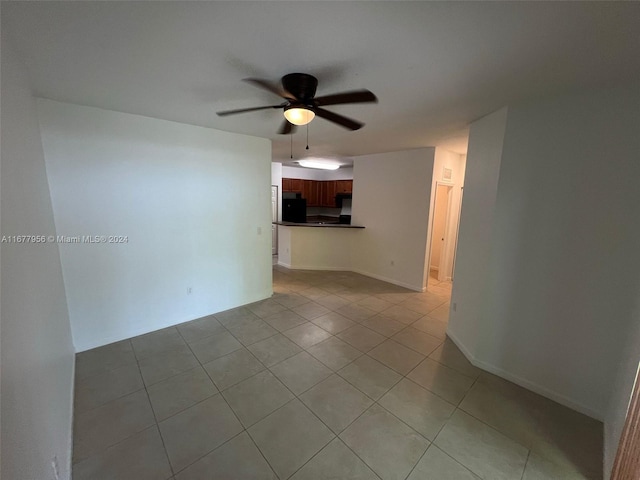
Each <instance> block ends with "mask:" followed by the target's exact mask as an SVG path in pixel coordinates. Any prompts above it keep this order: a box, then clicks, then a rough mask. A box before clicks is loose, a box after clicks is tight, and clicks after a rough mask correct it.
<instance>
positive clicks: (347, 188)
mask: <svg viewBox="0 0 640 480" xmlns="http://www.w3.org/2000/svg"><path fill="white" fill-rule="evenodd" d="M352 192H353V180H336V193H352Z"/></svg>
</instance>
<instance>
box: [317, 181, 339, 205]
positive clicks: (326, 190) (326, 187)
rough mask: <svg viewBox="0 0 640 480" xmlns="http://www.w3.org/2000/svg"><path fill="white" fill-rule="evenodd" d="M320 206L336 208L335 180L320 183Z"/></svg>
mask: <svg viewBox="0 0 640 480" xmlns="http://www.w3.org/2000/svg"><path fill="white" fill-rule="evenodd" d="M320 206H321V207H335V206H336V181H335V180H329V181H326V182H320Z"/></svg>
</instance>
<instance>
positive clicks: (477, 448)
mask: <svg viewBox="0 0 640 480" xmlns="http://www.w3.org/2000/svg"><path fill="white" fill-rule="evenodd" d="M434 443H435V445H436V446H437V447H438V448H440V449H441V450H443V451H444V452H445V453H447V454H448V455H450V456H451V457H453V458H454V459H455V460H457V461H458V462H459V463H461V464H462V465H464V466H465V467H467V468H468V469H470V470H471V471H472V472H474V473H475V474H476V475H478V476H480V477H481V478H490V479H492V480H493V479H495V480H519V479H520V478H521V477H522V473H523V472H524V466H525V463H526V461H527V455H528V453H529V452H528V450H527V449H526V448H525V447H523V446H522V445H520V444H518V443H516V442H514V441H513V440H511V439H510V438H508V437H506V436H504V435H502V434H501V433H500V432H498V431H497V430H494V429H493V428H491V427H489V426H488V425H486V424H484V423H482V422H480V421H479V420H476V419H475V418H473V417H471V416H470V415H467V414H466V413H464V412H462V411H460V410H457V411H456V412H455V413H454V414H453V416H452V417H451V419H450V420H449V421H448V422H447V424H446V425H445V426H444V428H443V429H442V431H441V432H440V433H439V434H438V436H437V437H436V440H435V442H434Z"/></svg>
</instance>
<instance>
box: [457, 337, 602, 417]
mask: <svg viewBox="0 0 640 480" xmlns="http://www.w3.org/2000/svg"><path fill="white" fill-rule="evenodd" d="M447 336H448V337H449V338H450V339H451V341H452V342H453V343H455V344H456V346H457V347H458V348H459V349H460V351H461V352H462V353H463V354H464V356H465V357H467V360H469V361H470V362H471V364H472V365H473V366H475V367H478V368H480V369H482V370H485V371H487V372H489V373H493V374H494V375H497V376H498V377H501V378H504V379H505V380H509V381H510V382H513V383H515V384H516V385H520V386H521V387H523V388H526V389H527V390H531V391H532V392H534V393H537V394H539V395H542V396H543V397H545V398H548V399H550V400H553V401H554V402H557V403H559V404H560V405H564V406H565V407H568V408H570V409H571V410H575V411H576V412H580V413H582V414H584V415H586V416H588V417H591V418H594V419H596V420H598V421H600V422H603V421H604V413H603V412H598V411H596V410H594V409H592V408H590V407H587V406H586V405H583V404H582V403H580V402H576V401H574V400H572V399H571V398H569V397H567V396H565V395H562V394H561V393H558V392H555V391H553V390H551V389H549V388H547V387H543V386H542V385H539V384H537V383H535V382H531V381H529V380H527V379H525V378H522V377H520V376H518V375H515V374H513V373H511V372H509V371H507V370H504V369H503V368H500V367H496V366H495V365H492V364H490V363H487V362H483V361H481V360H478V359H477V358H475V357H474V356H473V355H471V353H470V352H469V350H468V349H467V347H465V345H464V344H463V343H462V342H461V341H460V340H459V339H458V338H457V337H456V336H455V335H454V334H453V333H451V332H450V331H449V330H448V329H447Z"/></svg>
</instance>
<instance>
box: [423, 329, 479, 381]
mask: <svg viewBox="0 0 640 480" xmlns="http://www.w3.org/2000/svg"><path fill="white" fill-rule="evenodd" d="M429 358H430V359H431V360H435V361H436V362H438V363H442V364H443V365H446V366H447V367H451V368H453V369H454V370H457V371H458V372H460V373H462V374H463V375H467V376H468V377H471V378H474V379H475V378H478V375H480V372H481V371H482V370H480V369H479V368H477V367H474V366H473V365H472V364H471V362H469V360H467V357H465V356H464V354H463V353H462V352H461V351H460V349H459V348H458V347H457V346H456V344H455V343H453V342H452V341H451V340H449V338H446V339H445V341H444V343H443V344H442V345H440V346H439V347H438V348H436V349H435V350H434V351H433V353H431V355H429Z"/></svg>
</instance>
